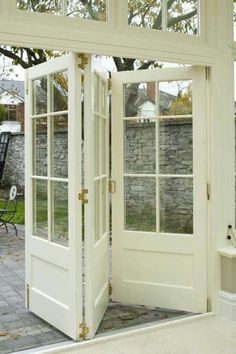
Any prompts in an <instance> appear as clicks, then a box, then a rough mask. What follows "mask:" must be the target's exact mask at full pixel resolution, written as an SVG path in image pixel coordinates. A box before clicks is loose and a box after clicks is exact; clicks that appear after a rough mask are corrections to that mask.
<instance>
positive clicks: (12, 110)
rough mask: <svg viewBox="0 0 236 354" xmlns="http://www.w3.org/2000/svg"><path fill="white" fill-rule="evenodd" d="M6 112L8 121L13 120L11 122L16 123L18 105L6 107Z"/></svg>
mask: <svg viewBox="0 0 236 354" xmlns="http://www.w3.org/2000/svg"><path fill="white" fill-rule="evenodd" d="M5 108H6V111H7V117H6V120H11V121H16V111H17V108H16V105H13V104H12V105H6V106H5Z"/></svg>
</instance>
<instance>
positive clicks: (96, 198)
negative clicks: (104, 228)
mask: <svg viewBox="0 0 236 354" xmlns="http://www.w3.org/2000/svg"><path fill="white" fill-rule="evenodd" d="M100 236H101V234H100V181H95V184H94V237H95V242H96V241H98V240H99V239H100Z"/></svg>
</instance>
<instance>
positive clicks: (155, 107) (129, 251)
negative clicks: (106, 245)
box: [112, 67, 207, 312]
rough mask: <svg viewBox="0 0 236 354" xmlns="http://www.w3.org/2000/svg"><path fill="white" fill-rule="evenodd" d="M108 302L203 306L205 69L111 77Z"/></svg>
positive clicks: (199, 309) (202, 309)
mask: <svg viewBox="0 0 236 354" xmlns="http://www.w3.org/2000/svg"><path fill="white" fill-rule="evenodd" d="M112 98H113V100H112V178H113V179H114V180H115V182H116V193H115V194H113V195H112V213H113V217H112V232H113V233H112V250H113V258H112V260H113V274H112V282H113V294H112V295H113V300H114V301H119V302H123V303H132V304H142V305H148V306H158V307H164V308H171V309H177V310H186V311H192V312H205V311H206V310H207V279H206V274H207V263H206V255H207V239H206V231H207V219H206V217H207V179H206V121H207V120H206V83H205V68H201V67H186V68H175V69H153V70H142V71H135V72H130V71H129V72H123V73H114V74H113V75H112Z"/></svg>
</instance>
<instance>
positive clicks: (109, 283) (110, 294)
mask: <svg viewBox="0 0 236 354" xmlns="http://www.w3.org/2000/svg"><path fill="white" fill-rule="evenodd" d="M108 285H109V296H110V297H111V296H112V285H111V281H110V280H109V282H108Z"/></svg>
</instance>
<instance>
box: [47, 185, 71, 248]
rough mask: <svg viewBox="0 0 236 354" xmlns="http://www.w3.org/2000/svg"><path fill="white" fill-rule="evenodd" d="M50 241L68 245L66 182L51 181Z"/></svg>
mask: <svg viewBox="0 0 236 354" xmlns="http://www.w3.org/2000/svg"><path fill="white" fill-rule="evenodd" d="M51 189H52V196H51V197H52V241H53V242H55V243H59V244H61V245H63V246H68V238H69V233H68V184H67V183H64V182H56V181H54V182H51Z"/></svg>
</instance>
